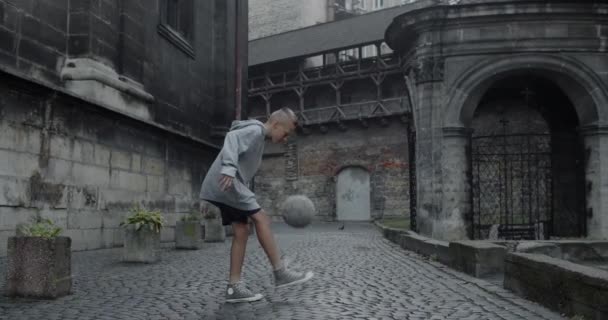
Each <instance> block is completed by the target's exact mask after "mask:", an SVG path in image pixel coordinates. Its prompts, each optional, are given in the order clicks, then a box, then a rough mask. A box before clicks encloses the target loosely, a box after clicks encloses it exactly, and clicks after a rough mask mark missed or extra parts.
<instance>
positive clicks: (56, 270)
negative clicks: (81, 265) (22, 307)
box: [6, 237, 72, 299]
mask: <svg viewBox="0 0 608 320" xmlns="http://www.w3.org/2000/svg"><path fill="white" fill-rule="evenodd" d="M71 288H72V275H71V239H70V238H68V237H57V238H53V239H44V238H39V237H10V238H9V240H8V268H7V282H6V294H7V295H8V296H11V297H15V296H19V297H34V298H45V299H55V298H58V297H62V296H65V295H68V294H69V293H70V290H71Z"/></svg>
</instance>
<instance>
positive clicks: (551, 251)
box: [515, 241, 562, 259]
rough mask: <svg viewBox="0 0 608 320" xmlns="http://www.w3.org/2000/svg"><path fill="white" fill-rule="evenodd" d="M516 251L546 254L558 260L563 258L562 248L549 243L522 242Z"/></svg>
mask: <svg viewBox="0 0 608 320" xmlns="http://www.w3.org/2000/svg"><path fill="white" fill-rule="evenodd" d="M515 251H517V252H522V253H535V254H544V255H546V256H549V257H553V258H558V259H560V258H561V257H562V250H561V248H560V247H559V246H558V245H556V244H553V243H547V242H532V241H525V242H520V243H519V244H518V245H517V247H516V248H515Z"/></svg>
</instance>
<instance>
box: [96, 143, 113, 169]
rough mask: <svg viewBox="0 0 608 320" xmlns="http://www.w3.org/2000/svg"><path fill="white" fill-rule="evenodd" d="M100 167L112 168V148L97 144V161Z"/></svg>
mask: <svg viewBox="0 0 608 320" xmlns="http://www.w3.org/2000/svg"><path fill="white" fill-rule="evenodd" d="M94 163H95V164H96V165H98V166H103V167H110V148H108V147H106V146H103V145H100V144H97V145H95V161H94Z"/></svg>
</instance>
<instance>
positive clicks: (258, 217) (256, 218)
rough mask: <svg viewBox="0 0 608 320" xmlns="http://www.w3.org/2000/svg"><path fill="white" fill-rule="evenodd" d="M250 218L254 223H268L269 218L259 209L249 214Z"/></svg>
mask: <svg viewBox="0 0 608 320" xmlns="http://www.w3.org/2000/svg"><path fill="white" fill-rule="evenodd" d="M251 219H253V222H254V223H255V224H268V225H269V224H270V218H269V217H268V215H267V214H266V213H265V212H264V210H260V212H258V213H256V214H254V215H253V216H251Z"/></svg>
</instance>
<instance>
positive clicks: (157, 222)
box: [120, 206, 165, 233]
mask: <svg viewBox="0 0 608 320" xmlns="http://www.w3.org/2000/svg"><path fill="white" fill-rule="evenodd" d="M130 212H131V215H130V216H129V217H127V220H126V221H124V222H121V223H120V225H121V226H123V227H128V226H129V225H134V226H135V230H137V231H139V230H141V228H143V227H146V226H147V227H148V228H150V230H153V231H156V232H158V233H160V229H161V228H162V227H163V225H164V223H165V220H164V219H163V216H162V214H161V213H160V211H150V210H147V209H145V208H142V207H140V206H136V207H134V208H132V209H131V210H130Z"/></svg>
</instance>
